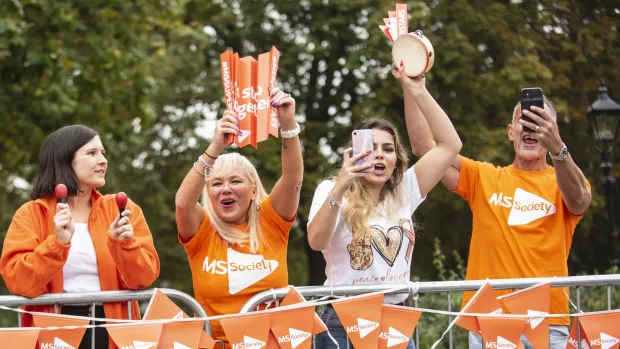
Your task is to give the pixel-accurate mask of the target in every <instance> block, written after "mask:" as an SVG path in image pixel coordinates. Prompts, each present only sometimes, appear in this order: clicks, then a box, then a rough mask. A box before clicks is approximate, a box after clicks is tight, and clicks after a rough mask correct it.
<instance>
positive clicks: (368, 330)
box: [332, 294, 383, 349]
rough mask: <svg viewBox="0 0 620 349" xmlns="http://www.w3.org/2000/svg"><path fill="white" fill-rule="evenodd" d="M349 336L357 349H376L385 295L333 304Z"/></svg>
mask: <svg viewBox="0 0 620 349" xmlns="http://www.w3.org/2000/svg"><path fill="white" fill-rule="evenodd" d="M332 305H333V307H334V309H335V310H336V313H337V314H338V317H339V318H340V322H342V326H344V328H345V330H346V332H347V336H348V337H349V339H350V340H351V342H352V343H353V346H354V347H355V348H356V349H376V348H377V346H378V345H379V330H380V329H379V327H380V326H381V312H382V309H383V294H378V295H371V296H366V297H359V298H357V297H356V298H354V299H347V300H344V301H338V302H334V303H332Z"/></svg>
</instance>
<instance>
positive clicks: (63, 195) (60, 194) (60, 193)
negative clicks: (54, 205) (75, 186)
mask: <svg viewBox="0 0 620 349" xmlns="http://www.w3.org/2000/svg"><path fill="white" fill-rule="evenodd" d="M54 194H56V199H58V202H60V203H61V204H66V203H67V187H66V186H65V185H64V184H57V185H56V188H54Z"/></svg>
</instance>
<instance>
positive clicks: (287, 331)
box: [271, 306, 316, 349]
mask: <svg viewBox="0 0 620 349" xmlns="http://www.w3.org/2000/svg"><path fill="white" fill-rule="evenodd" d="M314 314H316V313H315V312H314V307H313V306H308V307H304V308H298V309H291V310H283V311H279V312H277V313H275V314H274V316H273V321H272V322H271V332H272V333H273V335H274V336H275V337H276V338H277V343H278V344H279V345H280V348H282V349H310V347H311V345H312V327H313V322H314V317H313V315H314Z"/></svg>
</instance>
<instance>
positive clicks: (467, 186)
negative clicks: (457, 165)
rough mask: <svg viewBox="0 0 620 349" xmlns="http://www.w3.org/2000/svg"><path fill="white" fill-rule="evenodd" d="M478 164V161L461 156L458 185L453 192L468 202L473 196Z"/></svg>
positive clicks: (476, 181)
mask: <svg viewBox="0 0 620 349" xmlns="http://www.w3.org/2000/svg"><path fill="white" fill-rule="evenodd" d="M478 165H479V163H478V162H477V161H474V160H472V159H469V158H466V157H464V156H461V169H460V170H459V185H458V187H457V188H456V190H454V192H455V193H457V194H459V195H460V196H462V197H463V199H465V200H467V201H469V202H471V199H472V198H473V197H474V193H475V192H476V184H477V183H478Z"/></svg>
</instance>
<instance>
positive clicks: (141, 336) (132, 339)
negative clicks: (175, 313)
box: [105, 323, 163, 349]
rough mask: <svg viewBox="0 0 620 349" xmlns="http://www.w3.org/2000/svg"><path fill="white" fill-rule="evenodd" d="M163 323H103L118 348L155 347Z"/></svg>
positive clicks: (143, 348) (142, 348) (144, 348)
mask: <svg viewBox="0 0 620 349" xmlns="http://www.w3.org/2000/svg"><path fill="white" fill-rule="evenodd" d="M162 327H163V324H140V323H131V324H120V325H105V328H106V330H108V334H109V335H110V337H111V338H112V340H113V341H114V343H116V345H117V346H118V347H120V348H124V347H125V348H127V347H128V348H133V349H156V348H157V346H158V343H159V338H160V336H161V330H162Z"/></svg>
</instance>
